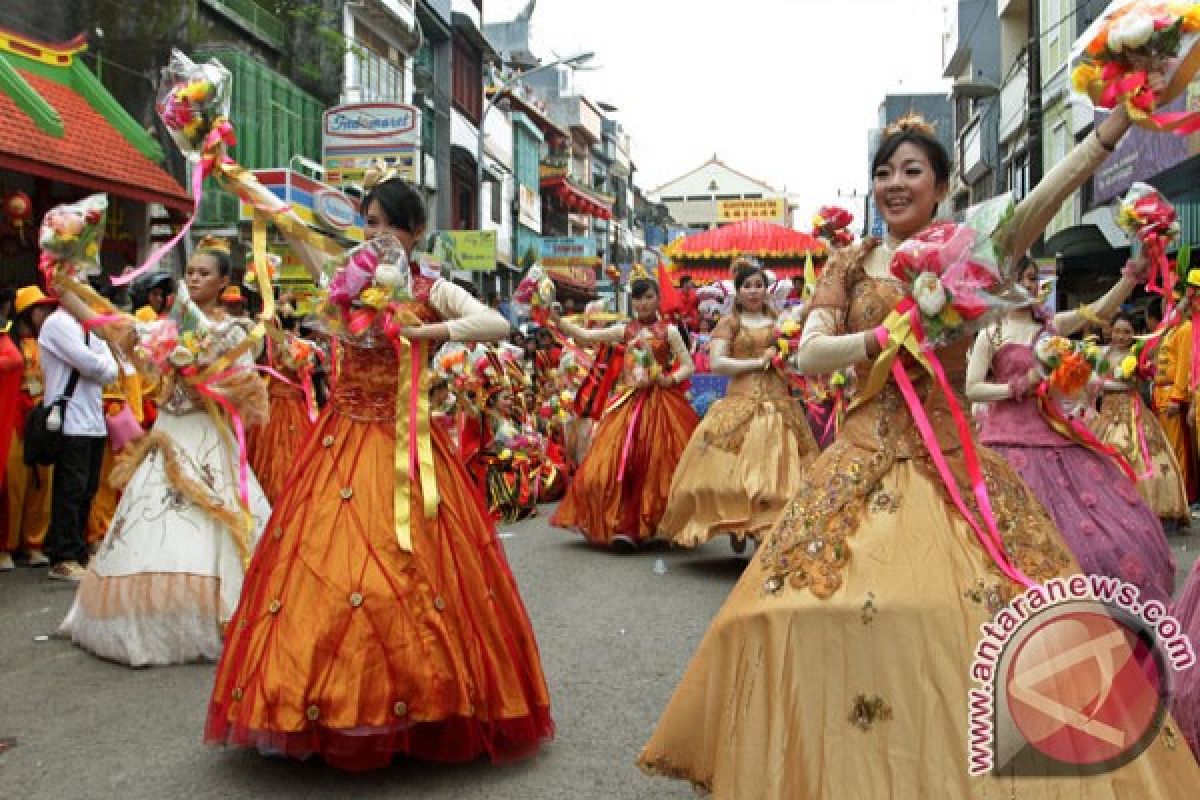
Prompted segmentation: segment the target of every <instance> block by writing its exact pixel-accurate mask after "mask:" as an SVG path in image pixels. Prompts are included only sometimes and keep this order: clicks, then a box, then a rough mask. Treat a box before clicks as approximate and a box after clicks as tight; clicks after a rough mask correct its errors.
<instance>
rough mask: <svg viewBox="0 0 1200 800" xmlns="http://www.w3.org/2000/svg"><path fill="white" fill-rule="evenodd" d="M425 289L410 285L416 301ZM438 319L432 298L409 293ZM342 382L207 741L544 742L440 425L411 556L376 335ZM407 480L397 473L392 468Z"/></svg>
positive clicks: (242, 623)
mask: <svg viewBox="0 0 1200 800" xmlns="http://www.w3.org/2000/svg"><path fill="white" fill-rule="evenodd" d="M431 286H432V284H431V283H430V282H429V281H425V280H422V279H418V297H419V298H422V297H423V298H428V292H429V290H430V288H431ZM412 310H413V311H414V312H416V313H417V314H418V316H420V317H421V318H422V319H424V320H428V321H436V320H437V315H436V312H435V311H434V309H433V307H432V306H431V305H430V304H429V303H428V302H427V301H426V300H417V301H414V303H413V309H412ZM340 358H341V365H340V367H341V368H340V370H339V376H340V377H339V379H338V382H337V386H336V387H335V389H334V392H333V394H332V396H331V398H330V402H329V405H328V406H327V407H326V408H325V409H324V411H323V413H322V414H321V417H320V418H319V419H318V421H317V424H316V427H315V429H314V431H313V433H312V436H310V437H309V439H308V442H307V444H306V445H305V446H304V448H303V450H302V451H301V452H300V453H299V454H297V456H296V463H297V465H298V466H297V467H296V470H295V472H294V473H293V475H292V477H291V478H290V480H289V481H288V483H287V485H286V487H285V488H284V490H283V493H282V495H281V496H280V497H279V499H278V502H277V504H276V506H275V509H274V512H273V514H272V516H271V521H270V523H269V524H268V526H267V529H266V531H265V532H264V533H263V536H262V539H261V540H260V542H259V546H258V549H257V552H256V553H255V555H254V559H253V561H252V562H251V564H250V568H249V570H248V572H247V573H246V580H245V586H244V589H243V592H242V599H241V603H240V605H239V608H238V610H237V613H236V614H235V615H234V617H233V619H232V620H231V622H230V624H229V628H228V633H227V640H226V643H225V650H224V653H223V654H222V657H221V661H220V664H219V665H218V667H217V676H216V684H215V686H214V689H213V695H212V700H211V702H210V705H209V713H208V724H207V727H206V731H205V738H206V740H207V741H208V742H210V743H218V744H225V743H228V744H235V745H241V746H256V747H258V748H259V749H260V750H263V751H264V752H269V753H276V754H280V753H281V754H284V755H287V756H291V757H296V758H304V757H307V756H309V755H313V754H317V755H320V756H321V757H323V758H324V759H325V760H326V761H327V762H329V763H330V764H332V765H333V766H335V767H339V768H342V769H349V770H362V769H372V768H377V767H383V766H386V765H387V764H388V763H389V762H390V761H391V759H392V757H393V756H394V755H395V754H404V755H409V756H415V757H417V758H423V759H428V760H434V761H469V760H473V759H476V758H478V757H480V756H488V757H489V758H491V759H492V760H496V761H499V760H507V759H514V758H519V757H522V756H526V755H529V754H531V753H532V752H534V751H536V750H537V749H538V747H539V746H540V744H541V743H542V742H543V741H544V740H547V739H549V738H550V737H552V736H553V732H554V723H553V722H552V720H551V718H550V701H549V694H548V692H547V689H546V682H545V678H544V676H543V673H542V667H541V662H540V657H539V654H538V647H537V642H536V641H535V639H534V635H533V630H532V628H531V626H530V624H529V618H528V616H527V614H526V612H525V608H524V605H523V604H522V602H521V598H520V595H519V594H518V591H517V586H516V582H515V580H514V579H513V576H512V573H511V572H510V570H509V567H508V563H507V561H506V560H505V557H504V551H503V549H502V547H501V545H500V542H499V541H498V538H497V536H496V531H495V527H494V525H493V524H492V521H491V519H490V518H489V516H488V513H487V510H486V509H485V508H484V507H483V505H482V502H481V500H480V498H479V495H478V493H477V492H476V491H475V489H474V488H473V487H472V486H471V482H470V479H469V478H468V476H467V472H466V470H465V469H464V468H463V465H462V463H461V462H460V461H459V460H458V458H457V457H456V454H455V453H456V448H455V447H454V445H453V443H452V442H451V440H450V438H449V437H448V436H447V435H446V433H445V431H444V430H443V428H442V427H441V426H438V425H433V426H432V431H431V438H432V444H433V460H434V465H435V474H436V476H437V488H438V492H439V494H440V497H441V504H440V505H439V507H438V510H437V516H436V518H434V519H426V517H425V516H424V512H423V505H422V504H423V501H422V491H421V484H420V481H419V480H417V481H410V486H411V489H410V518H411V523H410V533H411V542H412V550H411V552H408V551H406V550H404V549H403V548H401V546H400V545H399V544H398V542H397V527H396V523H395V519H394V515H393V490H394V486H395V484H394V482H395V481H396V480H397V469H396V441H395V437H396V421H395V416H396V394H397V380H398V378H397V376H398V374H399V372H400V370H399V365H398V356H397V353H396V350H395V349H394V348H393V347H392V345H391V344H390V343H389V342H387V341H382V342H377V343H375V344H371V343H369V342H364V341H361V340H359V341H353V340H352V341H347V342H346V343H345V344H344V346H343V347H342V348H341V355H340ZM401 479H405V480H407V478H401Z"/></svg>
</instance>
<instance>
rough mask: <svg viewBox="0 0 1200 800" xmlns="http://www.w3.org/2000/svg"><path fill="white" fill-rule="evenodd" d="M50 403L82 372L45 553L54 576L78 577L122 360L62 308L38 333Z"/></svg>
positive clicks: (66, 421) (68, 417)
mask: <svg viewBox="0 0 1200 800" xmlns="http://www.w3.org/2000/svg"><path fill="white" fill-rule="evenodd" d="M38 350H39V351H40V353H41V359H42V373H43V379H44V381H45V387H46V390H45V394H43V395H42V402H43V403H44V404H46V405H47V406H49V405H51V404H53V403H54V402H56V401H57V400H58V399H59V398H61V397H62V396H63V395H65V394H66V391H67V384H68V383H69V382H70V379H71V373H72V372H73V371H75V370H78V371H79V380H78V382H77V383H76V386H75V392H74V394H72V396H71V398H70V399H69V400H68V401H67V407H66V413H64V414H63V420H62V431H63V450H62V455H61V456H59V459H58V461H56V462H55V464H54V482H53V484H52V488H51V500H50V530H49V532H48V533H47V534H46V545H45V552H46V557H47V558H49V559H50V564H51V566H50V572H49V577H50V578H52V579H54V580H63V581H74V582H78V581H79V580H81V579H82V578H83V575H84V572H85V570H84V568H83V565H84V564H85V563H86V562H87V559H88V550H87V541H86V539H85V535H86V531H87V518H88V513H89V512H90V510H91V507H92V498H93V497H95V495H96V489H98V488H99V485H100V464H101V462H102V461H103V458H104V447H105V444H106V443H107V439H108V426H107V425H106V424H105V421H104V400H103V397H102V393H103V391H104V387H105V386H106V385H108V384H109V383H112V382H113V381H114V380H116V378H117V362H116V360H115V359H114V358H113V355H112V353H111V352H110V351H109V349H108V345H107V344H105V342H104V340H103V339H102V338H100V337H99V336H93V335H91V334H87V333H85V332H84V330H83V326H82V325H80V324H79V321H78V320H76V319H75V317H73V316H72V315H71V314H70V313H69V312H67V311H64V310H63V309H61V308H60V309H58V310H57V311H55V312H54V313H53V314H51V315H50V316H49V317H47V318H46V321H45V323H43V325H42V331H41V333H40V334H39V335H38Z"/></svg>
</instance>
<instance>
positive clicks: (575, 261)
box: [541, 236, 600, 267]
mask: <svg viewBox="0 0 1200 800" xmlns="http://www.w3.org/2000/svg"><path fill="white" fill-rule="evenodd" d="M541 261H542V264H543V265H545V266H555V267H594V266H596V265H597V264H599V263H600V258H599V257H598V256H597V255H596V240H595V239H593V238H592V237H590V236H543V237H542V258H541Z"/></svg>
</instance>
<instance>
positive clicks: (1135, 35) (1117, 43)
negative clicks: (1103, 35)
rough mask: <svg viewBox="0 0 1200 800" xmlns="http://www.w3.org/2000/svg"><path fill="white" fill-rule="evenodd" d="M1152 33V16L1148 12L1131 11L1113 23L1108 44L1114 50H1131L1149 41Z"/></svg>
mask: <svg viewBox="0 0 1200 800" xmlns="http://www.w3.org/2000/svg"><path fill="white" fill-rule="evenodd" d="M1153 35H1154V18H1153V17H1151V16H1150V15H1148V14H1139V13H1137V12H1133V13H1131V14H1127V15H1126V16H1124V17H1121V19H1119V20H1117V23H1116V24H1115V25H1113V28H1112V31H1111V32H1110V33H1109V35H1108V46H1109V47H1110V48H1112V50H1113V51H1114V52H1118V53H1119V52H1121V50H1122V49H1126V50H1133V49H1135V48H1138V47H1141V46H1142V45H1144V44H1146V42H1148V41H1150V37H1151V36H1153Z"/></svg>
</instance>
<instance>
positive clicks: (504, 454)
mask: <svg viewBox="0 0 1200 800" xmlns="http://www.w3.org/2000/svg"><path fill="white" fill-rule="evenodd" d="M512 457H513V452H512V450H509V449H508V448H507V447H506V448H504V449H503V450H501V451H500V455H499V456H498V458H499V459H500V460H501V461H511V460H512Z"/></svg>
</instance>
